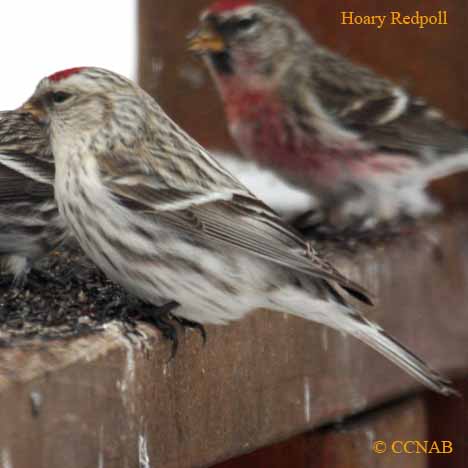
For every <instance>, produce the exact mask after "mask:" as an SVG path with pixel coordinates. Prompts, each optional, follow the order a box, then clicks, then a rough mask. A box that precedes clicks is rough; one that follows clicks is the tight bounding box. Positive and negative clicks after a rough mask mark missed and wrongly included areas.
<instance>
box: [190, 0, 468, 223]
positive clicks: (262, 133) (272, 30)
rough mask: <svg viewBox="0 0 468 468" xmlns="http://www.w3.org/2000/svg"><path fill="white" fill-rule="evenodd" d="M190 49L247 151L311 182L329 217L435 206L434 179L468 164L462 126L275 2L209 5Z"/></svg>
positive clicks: (414, 212)
mask: <svg viewBox="0 0 468 468" xmlns="http://www.w3.org/2000/svg"><path fill="white" fill-rule="evenodd" d="M190 49H191V50H193V51H195V52H196V53H199V54H201V55H202V57H203V60H204V63H205V64H206V66H207V67H208V69H209V71H210V74H211V76H212V77H213V79H214V82H215V84H216V87H217V89H218V91H219V94H220V96H221V99H222V101H223V103H224V108H225V114H226V117H227V121H228V126H229V129H230V132H231V135H232V137H233V138H234V140H235V141H236V142H237V144H238V146H239V148H240V150H241V152H242V154H243V155H244V156H246V157H247V158H250V159H252V160H254V161H256V162H257V163H258V164H259V165H261V166H263V167H265V168H269V169H272V170H273V171H274V172H275V173H276V174H278V175H280V176H281V177H282V178H284V179H285V180H286V181H288V182H290V183H291V184H293V185H294V186H296V187H300V188H302V189H304V190H305V191H308V192H311V193H313V194H314V195H315V196H316V197H317V199H318V201H319V205H320V207H321V209H322V210H323V213H324V217H325V219H326V220H327V221H328V222H331V224H334V225H336V226H342V227H343V226H349V225H352V224H358V225H367V226H374V225H375V224H377V223H379V222H382V221H386V222H387V221H392V220H395V219H399V218H400V217H406V216H409V217H418V216H420V215H423V214H429V213H434V212H436V211H437V210H438V209H439V207H438V205H437V204H436V203H435V202H433V201H432V200H430V199H429V197H428V196H427V195H426V193H425V188H426V186H427V183H428V182H429V181H430V180H432V179H434V178H437V177H442V176H445V175H447V174H450V173H452V172H454V171H458V170H461V169H466V167H467V166H468V135H467V133H466V132H465V131H464V130H463V129H461V128H460V127H458V126H457V125H455V124H453V123H451V122H449V121H448V120H447V119H446V118H445V117H444V116H443V115H442V114H441V113H440V112H439V111H438V110H436V109H434V108H432V107H430V106H429V105H428V104H426V102H425V101H424V100H423V99H421V98H418V97H413V96H411V95H410V94H409V93H408V92H407V91H406V90H405V89H404V88H403V87H401V86H399V85H397V84H395V83H393V82H391V81H390V80H387V79H385V78H383V77H381V76H379V75H377V74H376V73H374V72H373V71H371V70H370V69H368V68H365V67H363V66H360V65H356V64H354V63H352V62H351V61H349V60H347V59H346V58H344V57H342V56H340V55H338V54H336V53H334V52H332V51H330V50H328V49H327V48H325V47H323V46H321V45H320V44H318V43H317V42H316V41H315V40H314V39H313V37H311V36H310V35H309V34H308V33H307V32H306V31H305V30H304V29H303V28H302V27H301V25H300V23H299V21H298V20H297V19H296V18H294V17H292V16H291V15H289V14H288V13H287V12H286V11H285V10H284V9H282V8H281V7H279V6H276V5H271V4H268V3H263V2H255V1H253V0H221V1H218V2H216V3H214V4H213V5H212V6H211V7H209V8H207V9H206V10H205V11H204V12H202V14H201V17H200V27H199V29H198V30H197V31H196V32H194V33H193V34H192V35H191V38H190ZM306 220H307V216H306V217H303V219H302V222H304V221H306Z"/></svg>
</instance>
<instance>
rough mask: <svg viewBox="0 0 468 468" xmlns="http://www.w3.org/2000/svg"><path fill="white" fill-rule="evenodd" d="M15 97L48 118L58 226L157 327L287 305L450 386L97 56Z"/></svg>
mask: <svg viewBox="0 0 468 468" xmlns="http://www.w3.org/2000/svg"><path fill="white" fill-rule="evenodd" d="M22 109H23V110H24V111H25V112H30V113H31V116H32V118H35V119H38V120H39V121H41V122H47V125H48V131H49V135H50V142H51V148H52V152H53V154H54V159H55V162H56V176H55V194H56V199H57V203H58V206H59V210H60V213H61V214H62V215H63V217H64V219H65V220H66V222H67V225H68V226H69V228H70V229H71V231H72V232H73V234H74V235H75V237H76V239H77V240H78V242H79V243H80V245H81V247H82V248H83V250H84V251H85V252H86V253H87V254H88V256H89V257H90V258H91V259H92V260H93V261H94V262H95V263H96V264H97V265H98V266H99V267H100V268H101V269H102V270H103V271H104V272H105V273H106V274H107V275H108V276H109V278H110V279H112V280H114V281H116V282H118V283H120V284H121V285H123V286H124V287H125V288H126V289H127V290H128V291H129V292H131V293H133V294H134V295H136V296H137V297H138V298H140V299H141V300H143V301H144V302H146V303H147V304H148V305H149V308H150V310H151V311H152V312H151V313H153V314H154V316H155V318H156V319H157V323H158V325H159V327H160V328H162V330H166V331H167V330H168V327H169V328H170V325H169V324H168V322H167V317H165V316H166V314H167V313H168V312H169V311H170V313H171V314H172V315H174V316H176V317H177V316H179V317H182V318H183V319H186V320H188V321H190V322H192V323H193V322H201V323H214V324H216V323H217V324H220V323H226V322H230V321H233V320H237V319H240V318H242V317H243V316H244V315H246V314H247V313H249V312H250V311H252V310H255V309H258V308H269V309H271V310H276V311H280V312H288V313H291V314H293V315H297V316H299V317H302V318H305V319H307V320H312V321H315V322H318V323H321V324H324V325H327V326H329V327H331V328H334V329H336V330H339V331H343V332H346V333H349V334H350V335H352V336H354V337H356V338H357V339H359V340H361V341H362V342H364V343H366V344H368V345H369V346H371V347H372V348H374V349H375V350H377V351H378V352H380V353H382V354H383V355H384V356H385V357H387V358H388V359H389V360H391V361H392V362H394V363H395V364H397V365H398V366H400V367H401V368H402V369H404V370H405V371H406V372H408V373H409V374H410V375H412V376H413V377H415V378H416V379H418V380H419V381H420V382H422V383H424V384H425V385H427V386H428V387H429V388H431V389H433V390H435V391H437V392H440V393H443V394H446V395H448V394H451V393H453V390H452V388H451V387H450V385H449V382H448V381H447V380H445V379H444V378H442V377H441V376H440V375H438V374H437V373H436V372H434V371H433V370H431V369H430V368H429V367H428V366H427V365H426V364H424V363H423V362H422V361H421V360H420V359H419V358H417V357H416V356H415V355H414V354H412V353H411V352H409V351H408V350H406V349H405V348H404V347H402V346H401V345H399V344H398V343H397V342H396V341H395V340H394V339H393V338H391V337H390V336H389V335H387V334H386V333H385V332H384V331H383V330H382V329H381V328H380V327H378V326H377V325H375V324H373V323H372V322H370V321H368V320H367V319H366V318H365V317H364V316H363V315H362V314H361V313H360V312H359V311H357V310H356V309H355V308H354V307H353V306H351V305H350V304H349V303H348V302H347V299H346V296H347V295H348V296H349V295H350V296H353V297H354V298H356V299H358V300H360V301H361V302H363V303H366V304H369V303H370V302H371V301H370V299H369V298H368V295H367V293H366V291H365V290H364V289H363V288H362V287H361V286H360V285H358V284H356V283H354V282H352V281H351V280H349V279H348V278H346V277H344V276H343V275H341V274H340V273H339V272H338V271H337V270H335V269H334V268H333V267H332V266H331V265H330V264H329V263H328V262H326V261H324V260H323V259H322V258H321V257H320V256H319V255H318V254H317V253H316V252H315V251H314V250H313V249H312V247H311V245H310V244H309V243H308V242H307V241H305V240H304V238H303V237H302V236H301V235H300V234H299V233H297V232H296V231H295V230H294V229H292V228H291V227H289V226H288V225H287V224H286V223H284V222H283V221H282V219H281V218H280V217H278V216H277V215H276V213H274V212H273V211H272V210H270V209H269V207H268V206H266V205H265V204H264V203H262V202H261V201H260V200H259V199H257V198H256V197H255V196H254V195H253V194H252V193H251V192H249V191H248V190H247V189H246V188H245V187H244V186H243V185H242V184H241V183H240V182H239V181H238V180H237V179H236V178H235V177H234V176H232V175H231V174H230V173H229V172H228V171H227V170H226V169H224V168H223V167H222V166H221V165H220V164H218V163H217V162H216V161H215V160H214V159H213V158H212V157H211V155H210V154H209V153H208V152H207V151H206V150H205V149H204V148H203V147H201V146H200V145H199V144H198V143H197V142H195V141H194V140H193V139H192V138H191V137H190V136H189V135H188V134H186V133H185V132H184V131H183V130H182V129H181V128H179V127H178V126H177V125H176V124H175V123H174V122H173V121H172V120H171V119H170V118H169V117H168V116H167V115H166V113H165V112H164V111H163V110H162V108H161V107H160V106H159V105H158V104H157V103H156V101H155V100H154V99H153V98H152V97H150V96H149V95H148V94H147V93H146V92H144V91H143V90H142V89H141V88H140V87H138V86H137V85H136V84H134V83H133V82H131V81H130V80H128V79H126V78H124V77H122V76H120V75H117V74H116V73H113V72H110V71H108V70H104V69H100V68H92V67H84V68H74V69H70V70H64V71H61V72H57V73H55V74H53V75H51V76H49V77H48V78H44V79H43V80H42V81H41V82H40V83H39V85H38V86H37V88H36V91H35V93H34V95H33V96H32V97H31V98H30V99H29V101H28V102H27V103H26V104H25V105H24V106H23V107H22ZM164 303H165V304H166V305H167V306H168V307H163V308H162V309H161V308H159V309H158V308H157V307H156V306H160V305H161V304H164ZM179 306H180V307H179ZM163 314H164V315H163ZM168 337H171V335H170V334H169V335H168Z"/></svg>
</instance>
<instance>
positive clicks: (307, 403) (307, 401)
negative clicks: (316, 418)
mask: <svg viewBox="0 0 468 468" xmlns="http://www.w3.org/2000/svg"><path fill="white" fill-rule="evenodd" d="M310 414H311V408H310V381H309V377H305V378H304V416H305V420H306V422H307V423H310Z"/></svg>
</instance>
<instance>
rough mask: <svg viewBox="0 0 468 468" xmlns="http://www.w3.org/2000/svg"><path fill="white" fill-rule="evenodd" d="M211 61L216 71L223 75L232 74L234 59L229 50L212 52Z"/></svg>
mask: <svg viewBox="0 0 468 468" xmlns="http://www.w3.org/2000/svg"><path fill="white" fill-rule="evenodd" d="M210 58H211V61H212V63H213V65H214V67H215V69H216V71H217V72H218V73H220V74H222V75H232V74H233V73H234V69H233V67H232V59H231V56H230V54H229V52H227V51H223V52H216V53H212V54H210Z"/></svg>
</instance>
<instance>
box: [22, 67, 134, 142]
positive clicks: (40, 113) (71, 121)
mask: <svg viewBox="0 0 468 468" xmlns="http://www.w3.org/2000/svg"><path fill="white" fill-rule="evenodd" d="M141 101H142V95H141V90H140V89H139V88H138V87H137V86H136V85H135V84H134V83H132V82H131V81H130V80H128V79H126V78H124V77H122V76H120V75H118V74H116V73H113V72H110V71H108V70H104V69H101V68H94V67H77V68H70V69H67V70H62V71H59V72H57V73H54V74H52V75H50V76H48V77H46V78H44V79H42V80H41V81H40V82H39V84H38V86H37V88H36V90H35V92H34V94H33V95H32V96H31V98H30V99H29V100H28V101H27V102H26V103H25V104H23V106H21V107H20V108H19V109H18V110H19V112H25V113H29V114H31V115H32V116H33V118H34V119H35V120H36V121H38V122H40V123H41V124H43V125H45V126H48V127H49V128H50V131H51V134H52V136H54V135H55V136H57V135H58V134H62V135H63V134H67V135H68V136H70V135H75V136H76V137H77V138H82V137H83V136H85V135H86V134H88V135H89V134H95V133H96V132H97V131H100V130H102V129H105V128H107V129H110V128H111V127H112V125H113V124H115V122H117V121H118V120H119V119H121V120H126V121H128V122H132V125H135V126H136V125H138V123H139V119H138V109H140V108H141V105H140V102H141ZM135 109H136V110H135ZM133 114H135V115H133ZM130 116H131V117H132V118H131V117H130ZM141 120H143V118H142V119H141ZM128 122H126V123H128Z"/></svg>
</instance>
